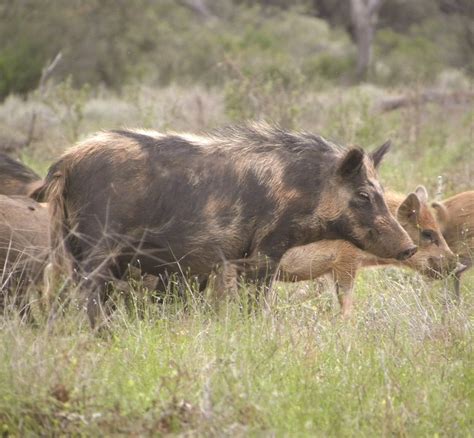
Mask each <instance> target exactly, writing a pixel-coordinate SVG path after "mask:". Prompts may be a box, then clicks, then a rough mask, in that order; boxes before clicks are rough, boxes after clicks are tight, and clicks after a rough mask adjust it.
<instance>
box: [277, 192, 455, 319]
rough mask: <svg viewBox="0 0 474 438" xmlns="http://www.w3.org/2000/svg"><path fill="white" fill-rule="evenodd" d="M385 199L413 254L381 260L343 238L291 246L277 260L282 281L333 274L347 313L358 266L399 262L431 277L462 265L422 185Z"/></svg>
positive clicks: (398, 263) (441, 275)
mask: <svg viewBox="0 0 474 438" xmlns="http://www.w3.org/2000/svg"><path fill="white" fill-rule="evenodd" d="M386 199H387V204H388V207H389V209H390V212H391V213H392V214H393V215H394V216H395V217H396V218H397V219H398V221H399V222H400V224H401V225H402V226H403V227H404V228H405V230H406V231H407V233H408V235H409V236H410V237H411V239H412V240H413V242H414V243H415V244H416V245H417V246H418V251H417V252H416V254H415V255H413V256H412V257H410V258H409V259H406V260H403V261H398V260H395V259H381V258H379V257H376V256H374V255H372V254H369V253H368V252H365V251H362V250H360V249H359V248H357V247H355V246H354V245H352V244H351V243H350V242H347V241H344V240H321V241H319V242H316V243H310V244H308V245H305V246H301V247H296V248H291V249H290V250H289V251H287V252H286V253H285V254H284V255H283V257H282V259H281V263H280V269H281V278H282V280H285V279H286V280H287V281H306V280H312V279H315V278H317V277H319V276H321V275H324V274H332V277H333V279H334V282H335V285H336V292H337V296H338V299H339V303H340V305H341V311H342V314H343V316H347V315H349V314H350V312H351V309H352V302H353V289H354V282H355V276H356V274H357V271H358V269H359V268H361V267H364V266H380V265H389V264H395V265H402V266H407V267H409V268H412V269H415V270H417V271H419V272H420V273H422V274H424V275H426V276H428V277H430V278H434V279H440V278H444V277H445V276H447V275H449V274H450V273H451V272H453V270H455V269H457V268H461V267H462V265H461V266H460V265H459V264H458V263H457V257H456V256H455V254H453V252H452V251H451V250H450V248H449V247H448V245H447V243H446V241H445V240H444V238H443V235H442V233H441V230H440V229H439V226H438V224H437V223H436V220H435V218H434V216H433V215H432V213H431V212H430V209H429V205H428V194H427V192H426V189H425V188H424V187H423V186H419V187H417V188H416V190H415V192H414V193H410V194H409V195H408V196H404V195H400V194H397V193H393V192H388V193H386Z"/></svg>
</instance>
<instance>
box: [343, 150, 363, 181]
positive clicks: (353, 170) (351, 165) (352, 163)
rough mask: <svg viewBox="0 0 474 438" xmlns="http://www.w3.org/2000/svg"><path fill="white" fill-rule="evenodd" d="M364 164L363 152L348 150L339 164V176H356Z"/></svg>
mask: <svg viewBox="0 0 474 438" xmlns="http://www.w3.org/2000/svg"><path fill="white" fill-rule="evenodd" d="M363 164H364V151H363V150H362V149H350V150H349V151H348V152H347V153H346V155H345V156H344V158H343V159H342V161H341V164H339V168H338V170H337V171H338V173H339V175H341V176H343V177H345V178H348V177H351V176H355V175H357V174H358V173H359V172H360V170H361V169H362V165H363Z"/></svg>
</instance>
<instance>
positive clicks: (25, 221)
mask: <svg viewBox="0 0 474 438" xmlns="http://www.w3.org/2000/svg"><path fill="white" fill-rule="evenodd" d="M48 223H49V218H48V212H47V209H46V208H45V207H44V206H42V205H41V204H38V203H37V202H35V201H33V200H32V199H30V198H27V197H23V196H18V197H11V198H10V197H8V196H3V195H0V304H2V305H3V304H4V303H5V301H6V300H7V299H9V298H11V300H13V301H14V302H15V303H16V304H19V305H22V306H23V305H24V304H26V303H24V302H23V301H24V299H25V297H24V292H25V291H26V289H27V288H28V287H29V286H30V285H32V284H36V283H37V282H39V281H41V280H42V274H43V270H44V267H45V265H46V263H47V260H48V250H49V235H48Z"/></svg>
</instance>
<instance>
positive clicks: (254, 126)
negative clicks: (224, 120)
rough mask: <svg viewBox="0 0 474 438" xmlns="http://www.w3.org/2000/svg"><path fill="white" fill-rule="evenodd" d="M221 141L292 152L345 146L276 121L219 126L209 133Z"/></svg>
mask: <svg viewBox="0 0 474 438" xmlns="http://www.w3.org/2000/svg"><path fill="white" fill-rule="evenodd" d="M207 136H209V137H210V138H212V139H214V140H216V141H217V142H219V143H222V142H224V143H232V142H235V143H240V144H242V143H247V144H248V145H249V146H267V147H272V146H273V147H281V146H283V147H285V148H287V149H289V150H291V151H292V152H299V151H303V150H306V149H307V148H314V147H317V148H318V149H322V150H327V151H343V150H345V148H344V147H342V146H340V145H338V144H336V143H333V142H331V141H329V140H327V139H325V138H324V137H322V136H321V135H316V134H313V133H310V132H306V131H288V130H286V129H283V128H282V127H281V126H279V125H278V124H276V123H272V124H270V123H267V122H263V121H259V122H244V123H242V124H238V125H230V126H227V127H223V128H219V129H216V130H214V131H211V132H209V133H208V134H207Z"/></svg>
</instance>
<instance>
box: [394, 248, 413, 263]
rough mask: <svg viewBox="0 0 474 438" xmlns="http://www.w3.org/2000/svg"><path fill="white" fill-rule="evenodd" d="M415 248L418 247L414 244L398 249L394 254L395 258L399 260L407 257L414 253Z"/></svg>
mask: <svg viewBox="0 0 474 438" xmlns="http://www.w3.org/2000/svg"><path fill="white" fill-rule="evenodd" d="M417 250H418V247H416V246H415V245H412V246H410V247H409V248H407V249H404V250H403V251H400V252H399V253H398V254H397V256H396V259H397V260H400V261H402V260H406V259H409V258H410V257H411V256H412V255H414V254H415V253H416V251H417Z"/></svg>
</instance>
